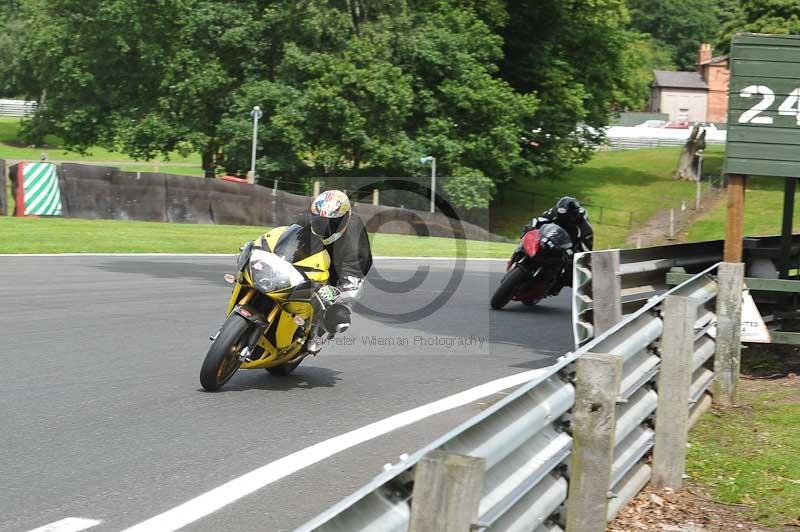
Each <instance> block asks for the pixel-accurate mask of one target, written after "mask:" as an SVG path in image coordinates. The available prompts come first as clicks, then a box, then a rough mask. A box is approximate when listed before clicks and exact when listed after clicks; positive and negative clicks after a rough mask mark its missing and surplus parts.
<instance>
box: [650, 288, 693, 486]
mask: <svg viewBox="0 0 800 532" xmlns="http://www.w3.org/2000/svg"><path fill="white" fill-rule="evenodd" d="M662 315H663V318H664V334H663V336H662V339H661V367H660V369H659V373H658V406H657V409H656V441H655V448H654V449H653V478H652V484H653V486H654V487H656V488H658V489H661V488H672V489H675V490H677V489H680V487H681V485H682V484H683V473H684V472H685V470H686V438H687V435H688V433H689V388H690V387H691V384H692V356H693V355H694V324H695V321H697V302H696V301H694V300H693V299H691V298H689V297H681V296H668V297H667V298H666V300H665V301H664V306H663V314H662Z"/></svg>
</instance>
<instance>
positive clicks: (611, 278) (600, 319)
mask: <svg viewBox="0 0 800 532" xmlns="http://www.w3.org/2000/svg"><path fill="white" fill-rule="evenodd" d="M621 290H622V288H621V284H620V277H619V250H618V249H611V250H608V251H595V252H593V253H592V305H593V309H594V310H593V315H594V320H593V321H594V335H595V337H597V336H600V335H601V334H603V333H604V332H605V331H607V330H609V329H610V328H611V327H613V326H614V325H616V324H617V323H619V322H620V320H622V296H621Z"/></svg>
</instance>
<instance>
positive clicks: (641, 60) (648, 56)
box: [615, 32, 677, 111]
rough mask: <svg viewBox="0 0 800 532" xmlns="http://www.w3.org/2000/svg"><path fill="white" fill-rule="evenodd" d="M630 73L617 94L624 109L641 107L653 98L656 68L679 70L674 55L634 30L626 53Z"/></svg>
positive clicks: (625, 67) (618, 100)
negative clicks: (652, 86) (673, 60)
mask: <svg viewBox="0 0 800 532" xmlns="http://www.w3.org/2000/svg"><path fill="white" fill-rule="evenodd" d="M623 63H624V67H623V70H624V71H625V72H626V73H627V74H626V76H625V77H624V78H623V81H622V85H621V87H620V88H619V89H618V94H616V95H615V100H616V101H617V102H618V103H619V105H620V107H621V108H622V109H630V110H637V111H638V110H640V109H643V108H644V107H645V106H646V105H647V102H648V101H649V100H650V85H651V84H652V82H653V70H675V69H676V68H677V67H676V66H675V63H673V62H672V55H671V54H670V53H669V52H668V51H667V50H665V49H664V48H662V47H661V46H660V44H659V43H658V41H656V40H655V39H654V38H653V37H652V36H651V35H649V34H647V33H635V32H631V33H629V35H628V42H627V46H626V51H625V53H624V54H623Z"/></svg>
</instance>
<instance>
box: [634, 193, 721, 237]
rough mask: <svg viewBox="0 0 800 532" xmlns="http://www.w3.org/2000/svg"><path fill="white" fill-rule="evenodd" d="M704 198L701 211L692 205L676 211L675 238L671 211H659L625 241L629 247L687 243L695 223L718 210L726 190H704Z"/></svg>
mask: <svg viewBox="0 0 800 532" xmlns="http://www.w3.org/2000/svg"><path fill="white" fill-rule="evenodd" d="M703 192H704V194H705V195H704V196H703V199H702V201H701V203H700V209H695V208H694V205H693V204H692V205H691V206H690V207H689V206H687V208H686V210H683V211H682V210H681V209H680V208H676V209H675V236H674V238H672V239H670V238H669V225H670V221H669V220H670V211H669V209H667V210H663V211H659V212H657V213H656V214H654V215H653V216H651V217H650V219H649V220H647V221H646V222H645V223H644V224H643V225H642V226H641V227H640V228H639V229H635V230H633V231H632V232H631V233H630V235H628V237H627V239H626V240H625V244H626V245H627V246H628V247H635V246H637V245H640V246H641V247H649V246H661V245H665V244H677V243H680V242H686V235H687V234H688V232H689V229H690V228H691V227H692V226H693V225H694V223H695V222H696V221H697V220H698V219H700V218H702V217H703V216H705V215H706V214H707V213H709V212H711V211H713V210H714V209H716V208H717V206H718V205H719V203H720V202H721V201H723V199H724V195H725V193H724V190H722V189H716V188H711V189H710V191H709V190H708V189H704V191H703Z"/></svg>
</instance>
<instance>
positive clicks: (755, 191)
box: [687, 177, 800, 242]
mask: <svg viewBox="0 0 800 532" xmlns="http://www.w3.org/2000/svg"><path fill="white" fill-rule="evenodd" d="M744 211H745V212H744V234H745V235H747V236H762V235H777V234H780V232H781V220H782V217H783V179H776V178H770V177H751V178H748V179H747V189H746V192H745V202H744ZM726 215H727V203H726V202H724V201H723V202H720V204H719V205H717V208H716V209H714V210H713V211H712V212H710V213H708V214H707V215H706V216H704V217H702V218H701V219H699V220H698V221H696V222H695V224H694V225H693V226H692V227H691V228H690V229H689V233H688V235H687V238H688V240H689V241H692V242H699V241H703V240H718V239H722V238H725V222H726ZM794 220H795V226H794V227H795V229H797V228H800V203H795V209H794Z"/></svg>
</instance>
